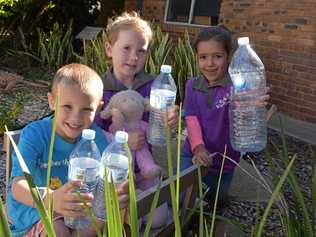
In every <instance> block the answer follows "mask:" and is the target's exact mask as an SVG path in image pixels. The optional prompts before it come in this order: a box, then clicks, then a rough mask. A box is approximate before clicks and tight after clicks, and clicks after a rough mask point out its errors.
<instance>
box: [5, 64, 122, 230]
mask: <svg viewBox="0 0 316 237" xmlns="http://www.w3.org/2000/svg"><path fill="white" fill-rule="evenodd" d="M57 93H58V94H59V95H60V104H59V115H58V117H57V120H56V136H55V143H54V149H53V160H52V166H51V179H50V186H49V192H50V194H51V197H52V202H53V208H54V215H53V220H54V227H55V231H56V235H57V236H72V235H73V236H77V234H80V235H81V236H96V231H95V229H94V228H93V227H92V226H90V227H89V228H86V229H84V230H78V232H79V233H77V231H75V230H72V229H70V228H68V227H67V226H65V224H64V220H63V216H71V217H79V216H84V215H86V213H85V210H84V208H83V205H84V204H83V203H82V201H80V198H79V197H78V195H77V194H75V193H71V192H69V191H70V190H71V189H72V188H73V187H75V186H78V185H79V183H78V182H74V181H73V182H67V176H68V159H69V155H70V153H71V151H72V150H73V148H74V147H75V146H76V143H77V142H78V141H79V139H80V137H81V132H82V130H83V129H86V128H91V129H93V130H95V132H96V138H95V142H96V144H97V146H98V148H99V150H100V151H101V152H102V151H103V150H104V148H105V147H106V146H107V145H108V142H107V140H106V137H105V135H104V132H103V131H102V130H101V129H100V128H99V127H98V126H97V125H96V124H95V123H93V121H94V118H95V115H96V113H97V112H98V110H99V109H100V108H101V107H102V103H103V102H102V94H103V84H102V80H101V78H100V77H99V75H98V74H97V73H96V72H95V71H94V70H92V69H91V68H89V67H87V66H85V65H82V64H69V65H66V66H63V67H62V68H61V69H59V70H58V71H57V73H56V75H55V77H54V80H53V85H52V91H51V93H48V103H49V106H50V109H51V110H54V109H55V103H56V96H57ZM51 130H52V118H46V119H43V120H39V121H35V122H32V123H30V124H29V125H28V126H26V127H25V128H24V129H23V130H22V133H21V137H20V141H19V145H18V147H19V150H20V152H21V154H22V156H23V158H24V160H25V163H26V164H27V166H28V168H29V170H30V172H31V174H32V177H33V180H34V183H35V185H36V186H37V187H42V189H41V190H46V188H44V187H45V186H46V174H47V164H48V157H49V146H50V138H51ZM117 191H118V194H119V200H120V204H121V206H124V205H126V203H127V200H128V194H127V192H128V183H127V181H126V182H124V183H123V184H122V185H120V186H118V187H117ZM41 197H42V199H43V200H44V203H45V206H46V207H47V205H48V200H47V195H46V193H45V192H41ZM81 198H83V199H84V200H86V202H87V204H88V205H89V206H92V200H93V195H92V194H91V193H88V194H82V195H81ZM7 210H8V216H9V220H10V222H11V223H12V224H11V230H12V232H13V234H14V235H15V236H45V231H44V228H43V224H42V222H41V220H40V216H39V213H38V211H37V209H36V208H35V204H34V202H33V199H32V195H31V193H30V190H29V186H28V184H27V181H26V179H25V177H24V175H23V172H22V170H21V168H20V165H19V163H18V160H17V158H16V155H15V154H14V155H13V165H12V175H11V182H10V187H9V192H8V199H7Z"/></svg>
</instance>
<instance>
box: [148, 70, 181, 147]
mask: <svg viewBox="0 0 316 237" xmlns="http://www.w3.org/2000/svg"><path fill="white" fill-rule="evenodd" d="M171 69H172V68H171V66H169V65H162V66H161V68H160V74H159V75H158V76H157V78H156V79H155V81H154V82H153V84H152V86H151V91H150V116H149V132H148V142H149V143H150V144H152V145H158V146H163V145H165V144H166V132H165V131H166V130H165V125H164V117H165V114H166V112H167V109H170V108H172V107H173V106H174V104H175V101H176V96H177V87H176V84H175V83H174V80H173V78H172V76H171ZM175 135H176V131H175V130H172V131H171V138H175Z"/></svg>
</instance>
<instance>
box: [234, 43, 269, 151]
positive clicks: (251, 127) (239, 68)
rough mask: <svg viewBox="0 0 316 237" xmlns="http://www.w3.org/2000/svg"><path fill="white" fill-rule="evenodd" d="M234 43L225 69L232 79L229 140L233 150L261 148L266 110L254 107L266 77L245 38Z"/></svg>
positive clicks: (265, 129)
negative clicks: (234, 45)
mask: <svg viewBox="0 0 316 237" xmlns="http://www.w3.org/2000/svg"><path fill="white" fill-rule="evenodd" d="M238 46H239V47H238V49H237V50H236V52H235V53H234V55H233V58H232V61H231V63H230V65H229V69H228V72H229V75H230V77H231V80H232V82H233V88H232V94H231V103H230V106H229V116H230V140H231V144H232V147H233V148H234V149H235V150H237V151H240V152H242V153H244V152H255V151H260V150H262V149H264V148H265V146H266V143H267V124H266V109H265V107H260V106H256V101H257V100H258V98H259V97H260V96H262V95H265V94H266V76H265V70H264V65H263V63H262V61H261V60H260V58H259V57H258V55H257V54H256V52H255V51H254V50H253V49H252V48H251V46H250V44H249V38H248V37H242V38H238Z"/></svg>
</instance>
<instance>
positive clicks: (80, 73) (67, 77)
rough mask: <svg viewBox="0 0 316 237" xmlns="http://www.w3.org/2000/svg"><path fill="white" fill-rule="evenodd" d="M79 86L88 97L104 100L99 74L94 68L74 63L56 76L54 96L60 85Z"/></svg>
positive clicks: (53, 89)
mask: <svg viewBox="0 0 316 237" xmlns="http://www.w3.org/2000/svg"><path fill="white" fill-rule="evenodd" d="M60 84H63V85H66V86H77V87H78V89H79V90H80V91H81V92H83V93H84V94H87V95H93V96H97V97H96V98H100V100H101V99H102V96H103V83H102V79H101V77H100V76H99V74H98V73H97V72H96V71H94V70H93V69H92V68H90V67H88V66H86V65H83V64H79V63H72V64H68V65H65V66H63V67H61V68H60V69H59V70H58V71H57V72H56V74H55V76H54V79H53V84H52V94H53V95H55V94H56V92H57V89H58V85H60Z"/></svg>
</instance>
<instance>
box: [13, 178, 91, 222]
mask: <svg viewBox="0 0 316 237" xmlns="http://www.w3.org/2000/svg"><path fill="white" fill-rule="evenodd" d="M78 185H79V184H78V183H77V182H68V183H66V184H64V185H63V186H61V187H60V188H58V189H56V190H54V191H53V190H51V189H49V190H48V192H49V194H50V195H51V196H50V197H51V199H52V202H53V207H54V211H56V212H58V213H60V214H62V215H65V216H73V217H77V216H85V215H86V214H85V211H84V203H83V202H80V200H85V201H86V204H87V206H88V207H92V199H93V196H92V194H88V193H87V194H81V195H80V197H79V196H78V195H77V194H76V193H71V192H70V191H71V189H73V188H74V187H75V186H78ZM43 189H45V188H43ZM12 194H13V197H14V198H15V199H16V200H17V201H19V202H21V203H23V204H25V205H28V206H32V207H36V205H35V203H34V201H33V198H32V195H31V192H30V189H29V186H28V184H27V181H26V179H25V178H24V177H22V176H18V177H14V178H13V182H12ZM42 200H43V201H44V205H45V207H46V208H47V207H48V195H47V194H45V195H43V196H42Z"/></svg>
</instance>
